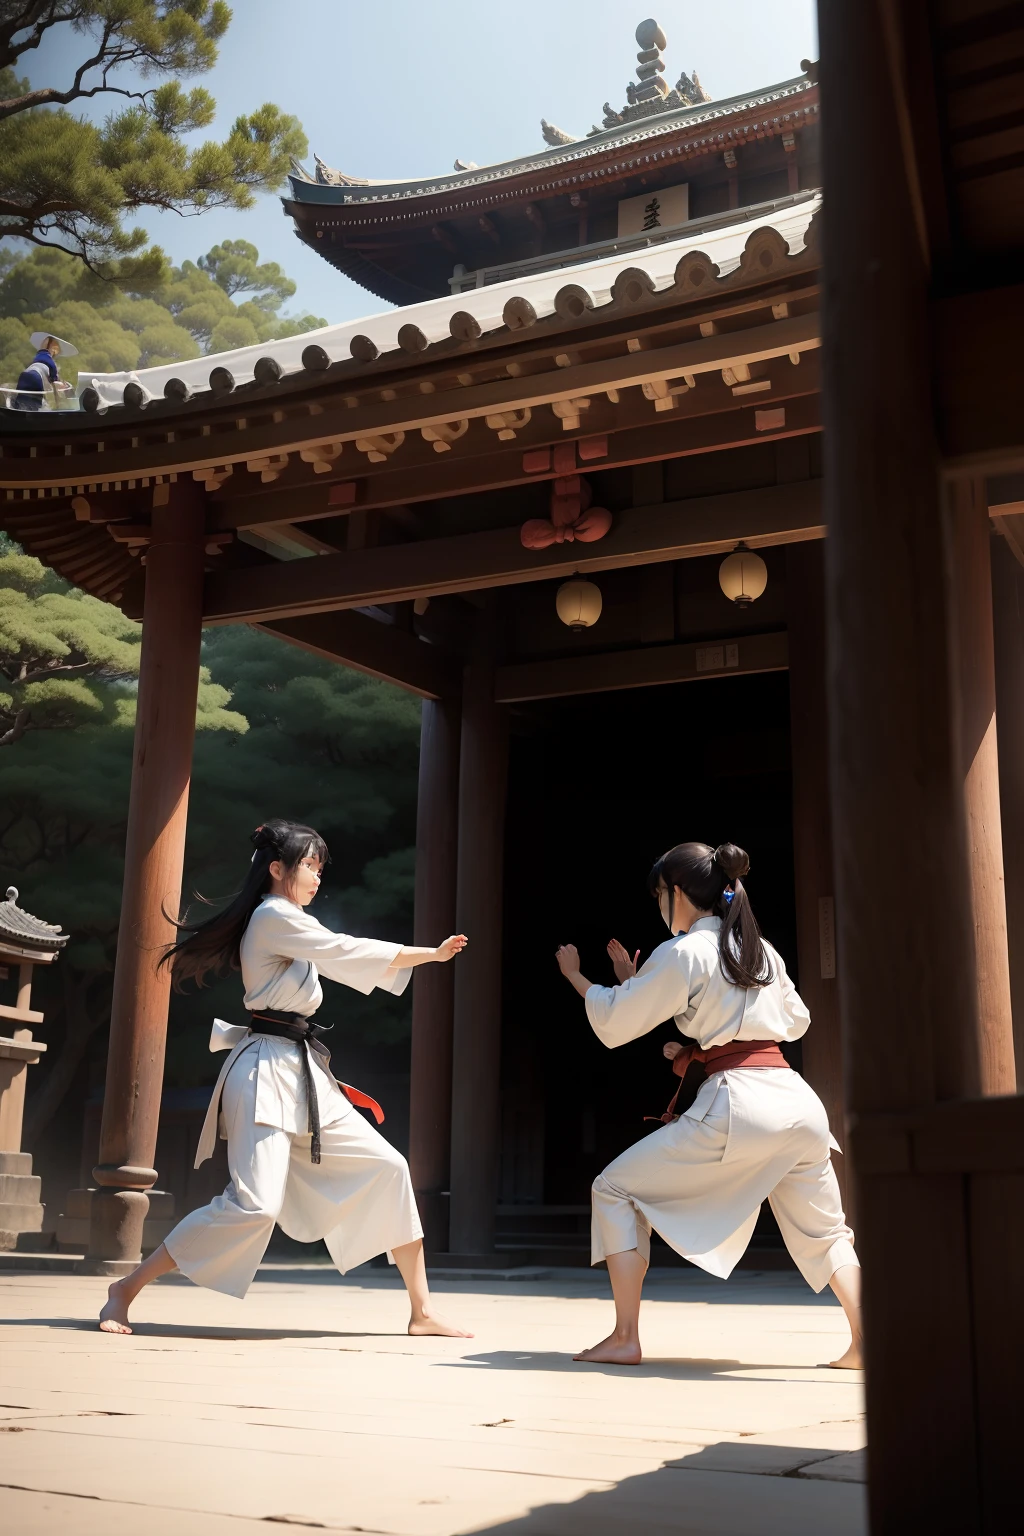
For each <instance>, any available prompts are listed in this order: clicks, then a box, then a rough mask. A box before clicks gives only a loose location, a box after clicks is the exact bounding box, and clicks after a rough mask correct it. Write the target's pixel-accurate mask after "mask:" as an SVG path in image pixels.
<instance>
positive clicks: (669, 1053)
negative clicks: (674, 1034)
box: [661, 1040, 683, 1061]
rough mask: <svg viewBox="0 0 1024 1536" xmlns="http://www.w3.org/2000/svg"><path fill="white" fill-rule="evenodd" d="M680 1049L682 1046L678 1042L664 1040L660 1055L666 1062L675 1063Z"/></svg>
mask: <svg viewBox="0 0 1024 1536" xmlns="http://www.w3.org/2000/svg"><path fill="white" fill-rule="evenodd" d="M682 1049H683V1047H682V1044H681V1043H680V1042H679V1041H678V1040H666V1041H665V1044H664V1045H663V1046H662V1048H661V1054H662V1055H663V1056H664V1058H665V1060H666V1061H675V1059H676V1057H677V1056H678V1055H679V1052H680V1051H681V1050H682Z"/></svg>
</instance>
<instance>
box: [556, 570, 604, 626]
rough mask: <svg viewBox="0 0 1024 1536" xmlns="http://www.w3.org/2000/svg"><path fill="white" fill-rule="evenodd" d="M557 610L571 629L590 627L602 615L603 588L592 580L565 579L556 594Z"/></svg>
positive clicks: (563, 621)
mask: <svg viewBox="0 0 1024 1536" xmlns="http://www.w3.org/2000/svg"><path fill="white" fill-rule="evenodd" d="M555 610H556V612H557V613H558V617H559V618H560V619H561V621H562V623H563V624H568V626H569V628H570V629H589V628H590V626H591V625H592V624H596V623H597V621H598V619H599V618H600V617H601V589H600V587H595V585H594V583H593V582H592V581H581V580H580V579H579V578H578V577H574V578H573V580H572V581H563V583H562V585H561V586H560V587H559V589H558V592H557V594H556V596H555Z"/></svg>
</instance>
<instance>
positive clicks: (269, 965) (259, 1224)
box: [165, 896, 423, 1296]
mask: <svg viewBox="0 0 1024 1536" xmlns="http://www.w3.org/2000/svg"><path fill="white" fill-rule="evenodd" d="M401 947H402V946H401V945H400V944H388V943H385V942H383V941H380V940H377V939H354V938H350V937H349V936H348V935H347V934H344V933H332V932H331V931H330V929H329V928H325V927H323V925H322V924H321V923H318V922H317V920H316V918H315V917H311V916H310V915H309V913H307V912H304V911H303V909H302V908H301V907H297V906H296V905H295V904H294V903H293V902H290V901H287V900H285V898H284V897H283V896H268V897H265V898H264V900H263V902H262V903H261V905H260V906H259V907H257V909H256V911H255V912H254V913H253V915H252V918H251V919H250V921H249V926H248V927H247V928H246V930H245V933H244V935H243V937H242V944H241V960H242V980H243V983H244V985H245V1006H246V1008H248V1009H250V1010H253V1011H258V1010H259V1009H261V1008H270V1009H274V1010H276V1011H278V1012H282V1013H298V1014H302V1015H303V1016H304V1017H306V1018H308V1017H309V1016H310V1015H311V1014H314V1013H315V1012H316V1011H317V1009H318V1007H319V1006H320V1003H321V1001H322V999H323V992H322V990H321V987H320V979H319V977H320V974H321V973H322V974H323V975H324V976H328V977H330V978H331V979H332V980H333V981H341V982H344V983H345V984H346V985H347V986H350V987H354V988H355V989H356V991H357V992H363V993H369V992H372V991H373V989H374V987H381V988H382V989H383V990H384V991H386V992H392V993H395V994H398V993H401V992H404V990H405V988H406V986H407V985H408V982H409V978H410V976H411V975H412V971H411V968H409V967H403V968H402V969H401V970H390V969H389V967H390V966H391V963H392V961H393V960H394V958H395V956H396V955H397V954H398V952H399V950H400V949H401ZM229 1048H232V1049H231V1054H230V1056H229V1057H228V1059H227V1061H226V1062H225V1063H224V1066H223V1068H222V1069H221V1073H220V1076H219V1078H218V1079H217V1085H216V1087H215V1088H214V1090H213V1097H212V1099H211V1100H210V1108H209V1111H208V1112H207V1116H206V1121H205V1123H204V1125H203V1129H202V1133H201V1135H200V1139H199V1148H198V1151H197V1154H196V1167H197V1168H198V1167H199V1164H200V1163H202V1162H204V1161H205V1160H206V1158H208V1157H210V1156H211V1154H212V1152H213V1149H214V1145H215V1143H216V1136H217V1129H218V1125H219V1126H220V1132H221V1135H222V1136H226V1137H227V1143H228V1171H229V1172H230V1174H231V1182H230V1184H229V1185H228V1187H227V1189H226V1190H225V1191H224V1193H223V1194H222V1195H218V1196H217V1197H216V1198H215V1199H214V1200H211V1202H210V1204H209V1205H206V1206H203V1207H202V1209H200V1210H198V1211H192V1212H191V1213H190V1214H189V1215H188V1216H186V1217H185V1219H184V1220H183V1221H181V1222H179V1223H178V1225H177V1226H176V1227H175V1228H174V1230H173V1232H171V1234H170V1236H169V1237H168V1238H166V1239H165V1246H166V1248H167V1251H168V1253H169V1254H170V1256H171V1258H172V1259H173V1260H174V1262H175V1264H176V1265H177V1266H178V1268H179V1269H180V1270H181V1272H182V1274H185V1275H188V1277H189V1279H190V1280H194V1281H195V1283H196V1284H197V1285H205V1286H208V1287H209V1288H210V1289H211V1290H215V1291H225V1292H226V1293H227V1294H228V1295H229V1296H244V1295H245V1293H246V1291H247V1290H248V1289H249V1286H250V1284H251V1283H252V1279H253V1276H254V1275H255V1273H256V1270H257V1268H258V1267H259V1264H260V1260H261V1259H262V1258H263V1255H264V1253H265V1252H266V1247H267V1244H268V1242H269V1241H270V1237H271V1234H272V1232H273V1230H274V1223H275V1221H276V1222H278V1223H279V1224H280V1226H281V1228H282V1230H283V1231H284V1232H286V1233H287V1234H288V1236H289V1237H294V1238H296V1239H298V1241H299V1242H303V1243H313V1242H316V1241H317V1240H318V1239H319V1238H323V1239H324V1241H325V1242H326V1244H327V1247H328V1250H329V1252H330V1254H331V1257H332V1258H333V1260H334V1262H335V1263H336V1264H337V1266H338V1268H339V1269H340V1270H341V1272H342V1274H344V1273H345V1272H346V1271H347V1270H349V1269H353V1268H354V1267H355V1266H356V1265H357V1264H363V1263H365V1262H366V1260H367V1259H372V1258H373V1257H374V1256H375V1255H376V1254H378V1253H387V1255H388V1257H389V1258H390V1257H391V1250H392V1249H393V1248H397V1247H400V1246H401V1245H402V1244H403V1243H411V1242H413V1241H414V1240H415V1239H416V1238H418V1237H422V1236H423V1228H422V1227H421V1225H420V1220H419V1215H418V1213H417V1210H416V1200H415V1197H414V1195H413V1190H412V1181H411V1180H410V1178H409V1168H408V1165H407V1163H406V1161H405V1158H404V1157H402V1156H401V1155H400V1153H398V1152H396V1151H395V1149H394V1147H393V1146H392V1145H391V1144H390V1142H388V1141H386V1140H385V1139H384V1137H383V1136H382V1135H381V1134H380V1132H379V1131H377V1130H376V1129H375V1127H374V1126H372V1125H370V1124H369V1122H368V1121H367V1120H365V1119H364V1118H363V1116H362V1115H361V1114H360V1113H359V1112H358V1110H356V1109H354V1108H353V1107H352V1105H351V1104H350V1103H349V1101H348V1099H347V1098H346V1097H345V1095H344V1094H343V1093H342V1092H341V1090H340V1088H339V1087H338V1085H337V1083H336V1082H335V1081H334V1078H333V1077H332V1076H331V1075H330V1074H329V1073H328V1072H327V1071H325V1070H324V1069H323V1067H322V1066H321V1065H320V1064H319V1063H318V1062H317V1060H316V1056H315V1054H314V1057H313V1062H314V1065H313V1080H314V1082H315V1084H316V1096H317V1103H318V1106H319V1109H320V1126H321V1143H322V1154H321V1155H322V1161H321V1162H320V1163H313V1162H311V1161H310V1135H309V1131H308V1124H309V1121H308V1108H307V1103H306V1089H305V1083H304V1079H303V1067H302V1054H301V1053H302V1052H303V1051H304V1050H305V1049H306V1047H305V1046H304V1045H299V1044H297V1043H293V1042H292V1041H291V1040H284V1039H281V1038H280V1037H278V1036H274V1035H258V1034H253V1033H251V1031H250V1030H249V1029H247V1028H246V1027H245V1026H243V1025H232V1024H226V1023H224V1022H223V1020H221V1019H215V1020H214V1024H213V1032H212V1034H211V1036H210V1049H211V1051H219V1050H227V1049H229Z"/></svg>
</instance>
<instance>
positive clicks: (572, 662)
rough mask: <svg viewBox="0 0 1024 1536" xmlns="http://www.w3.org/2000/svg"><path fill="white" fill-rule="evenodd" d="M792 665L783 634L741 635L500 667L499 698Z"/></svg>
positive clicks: (514, 700)
mask: <svg viewBox="0 0 1024 1536" xmlns="http://www.w3.org/2000/svg"><path fill="white" fill-rule="evenodd" d="M788 666H789V647H788V642H787V639H786V636H785V634H784V633H779V634H769V635H743V636H742V637H741V638H740V639H738V640H710V641H701V643H700V644H693V645H657V646H646V647H644V648H642V649H640V650H635V651H605V652H602V653H599V654H598V655H596V656H563V657H560V658H559V659H558V660H557V661H528V662H516V663H514V664H513V665H511V666H506V667H499V668H498V670H497V672H496V674H495V698H496V699H497V701H498V703H499V704H522V703H524V702H525V701H526V700H528V699H559V698H564V697H566V696H567V695H569V694H577V693H606V692H611V691H613V690H616V689H619V688H651V687H655V686H657V685H658V684H659V683H687V682H696V681H700V679H701V678H707V677H744V676H746V675H748V674H749V673H751V672H784V671H785V670H786V668H787V667H788Z"/></svg>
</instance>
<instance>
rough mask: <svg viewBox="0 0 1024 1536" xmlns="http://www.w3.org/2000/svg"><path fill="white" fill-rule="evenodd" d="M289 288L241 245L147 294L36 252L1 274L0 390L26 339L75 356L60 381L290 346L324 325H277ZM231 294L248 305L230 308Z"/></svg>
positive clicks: (301, 321) (178, 272)
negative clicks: (288, 339) (69, 349)
mask: <svg viewBox="0 0 1024 1536" xmlns="http://www.w3.org/2000/svg"><path fill="white" fill-rule="evenodd" d="M294 292H295V284H294V283H293V282H292V280H291V278H289V277H286V276H285V275H284V274H283V273H282V271H281V269H280V267H279V266H278V265H277V263H276V262H273V261H268V262H263V263H262V264H261V263H260V261H259V252H258V250H257V249H256V247H255V246H254V245H250V244H249V243H248V241H245V240H233V241H225V242H224V244H222V245H219V246H214V248H213V250H212V251H210V252H209V253H208V255H206V256H201V257H200V258H199V261H198V263H196V262H193V261H185V262H183V263H182V265H181V266H180V267H172V266H170V265H169V264H168V263H167V262H166V261H164V265H163V269H162V276H161V278H160V280H159V281H158V282H155V283H154V284H153V285H152V286H151V287H150V289H149V291H148V292H147V293H141V292H138V291H136V290H134V289H131V288H124V287H122V286H120V285H115V284H113V283H108V282H103V281H101V280H100V279H99V278H97V277H96V276H95V275H94V274H93V273H92V272H90V271H89V270H88V268H86V267H83V266H82V264H81V262H80V261H76V260H75V258H74V257H73V256H68V255H65V253H64V252H63V251H54V250H35V251H32V252H31V254H30V255H28V256H25V257H22V258H15V259H13V260H11V261H8V262H6V264H5V265H4V266H3V267H2V268H0V383H5V384H8V385H11V384H14V383H15V381H16V380H17V377H18V375H19V373H20V372H21V370H22V369H23V368H24V367H25V365H26V363H27V362H29V360H30V359H31V357H32V355H33V348H32V347H31V346H30V344H29V339H28V338H29V336H30V335H31V333H32V332H33V331H52V332H53V333H54V335H57V336H64V337H66V338H67V340H68V341H72V342H73V343H74V345H75V346H77V347H78V350H79V353H80V356H79V357H77V358H71V357H68V358H63V359H61V362H60V370H61V377H62V378H64V379H66V380H68V382H70V383H74V382H75V381H76V379H77V378H78V377H79V376H80V375H83V374H84V375H85V376H86V377H88V376H89V375H90V374H93V373H116V372H120V371H121V370H126V369H131V368H149V367H155V366H157V365H158V364H160V363H175V362H181V361H183V360H185V359H187V358H190V357H199V356H200V355H201V354H202V353H204V352H209V351H214V352H223V351H227V350H229V349H230V348H232V347H241V346H251V345H254V344H255V343H256V342H259V341H270V340H273V339H274V338H275V337H278V336H296V335H301V334H302V333H303V332H305V331H310V330H313V329H315V328H316V327H317V326H321V325H325V324H326V321H324V320H322V319H320V318H318V317H317V316H315V315H302V316H300V317H297V318H294V319H282V318H280V317H279V316H278V314H277V311H278V309H279V307H280V305H281V304H282V302H283V300H284V299H285V298H286V297H290V296H291V294H293V293H294ZM233 294H239V295H246V294H247V295H249V297H248V298H246V299H245V301H244V302H243V303H240V304H239V303H236V302H235V299H234V298H233V297H232V295H233Z"/></svg>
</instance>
